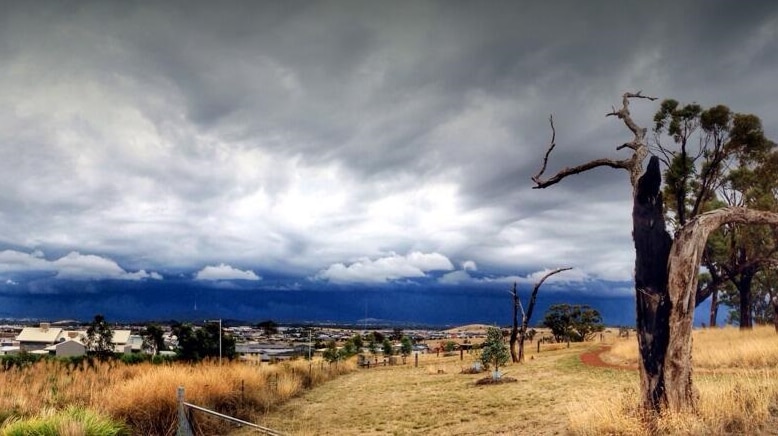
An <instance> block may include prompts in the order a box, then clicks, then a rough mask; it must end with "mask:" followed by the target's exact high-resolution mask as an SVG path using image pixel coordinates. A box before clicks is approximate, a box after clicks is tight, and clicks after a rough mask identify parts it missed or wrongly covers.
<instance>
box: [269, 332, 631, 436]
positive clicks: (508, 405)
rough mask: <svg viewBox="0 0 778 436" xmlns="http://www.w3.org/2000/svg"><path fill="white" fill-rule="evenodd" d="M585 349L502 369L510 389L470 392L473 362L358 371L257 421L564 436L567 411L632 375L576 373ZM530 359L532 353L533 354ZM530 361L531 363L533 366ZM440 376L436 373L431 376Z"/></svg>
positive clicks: (424, 360)
mask: <svg viewBox="0 0 778 436" xmlns="http://www.w3.org/2000/svg"><path fill="white" fill-rule="evenodd" d="M591 347H592V344H588V345H583V344H581V345H573V346H571V348H569V349H567V348H561V349H559V350H556V351H549V352H542V353H540V354H539V355H535V354H534V353H530V355H529V357H530V358H531V360H528V361H527V363H526V364H523V365H508V366H507V367H506V368H505V369H504V371H505V373H506V375H507V376H509V377H513V378H516V379H517V380H518V382H516V383H506V384H502V385H492V386H476V385H475V381H476V380H478V379H479V378H482V377H484V376H485V374H483V373H482V374H476V375H467V374H460V371H461V368H462V367H468V366H469V365H470V363H471V362H472V361H474V356H472V355H467V354H466V355H465V359H464V361H460V360H459V355H456V356H451V357H440V358H437V357H436V356H435V355H434V354H433V355H429V356H423V355H422V356H420V361H419V367H418V368H415V367H414V366H413V364H412V359H409V364H408V365H405V366H397V367H390V368H378V369H370V370H360V371H357V372H355V373H352V374H348V375H345V376H342V377H340V378H338V379H336V380H333V381H331V382H329V383H327V384H326V385H324V386H322V387H319V388H316V389H314V390H312V391H310V392H308V393H306V394H304V395H303V396H302V397H300V398H296V399H294V400H292V401H290V402H289V403H287V404H285V405H283V406H281V407H280V408H279V409H277V410H275V411H274V412H272V413H270V414H268V415H266V416H264V417H262V418H261V419H260V421H261V422H262V423H263V424H264V425H267V426H269V427H271V428H274V429H277V430H280V431H283V432H287V433H290V434H303V435H305V434H338V435H349V434H351V435H370V434H376V435H378V434H537V435H542V434H565V433H566V428H567V419H566V417H567V415H568V410H569V407H570V405H571V404H573V403H574V402H576V401H578V400H579V399H580V398H581V395H585V393H586V392H587V391H588V390H590V389H592V388H595V387H597V388H599V386H602V385H603V384H604V383H608V384H609V386H611V388H612V389H623V388H624V387H628V386H632V385H634V384H635V383H636V380H637V375H636V374H635V373H632V372H627V371H619V370H607V369H599V368H590V367H584V366H583V365H582V364H581V363H580V359H579V355H580V354H581V353H582V352H583V351H584V350H586V349H588V348H591ZM533 351H534V350H533ZM533 357H534V358H533ZM439 369H440V370H443V371H444V373H442V374H440V373H438V370H439Z"/></svg>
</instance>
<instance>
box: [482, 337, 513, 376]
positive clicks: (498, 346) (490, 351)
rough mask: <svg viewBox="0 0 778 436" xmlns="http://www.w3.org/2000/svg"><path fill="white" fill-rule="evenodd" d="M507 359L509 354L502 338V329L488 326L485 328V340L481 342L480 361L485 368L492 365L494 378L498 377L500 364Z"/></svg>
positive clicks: (504, 362)
mask: <svg viewBox="0 0 778 436" xmlns="http://www.w3.org/2000/svg"><path fill="white" fill-rule="evenodd" d="M508 359H510V354H509V353H508V347H507V346H506V345H505V341H504V340H503V335H502V330H500V329H498V328H497V327H489V328H488V329H487V330H486V340H485V341H484V343H483V344H481V363H482V364H483V365H484V367H486V368H490V367H491V366H492V365H494V371H495V372H494V373H495V378H498V377H499V375H498V374H499V372H498V371H499V369H500V365H504V364H506V363H507V362H508Z"/></svg>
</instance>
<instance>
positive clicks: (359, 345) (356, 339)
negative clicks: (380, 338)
mask: <svg viewBox="0 0 778 436" xmlns="http://www.w3.org/2000/svg"><path fill="white" fill-rule="evenodd" d="M351 342H353V343H354V346H355V347H357V352H360V351H362V347H364V346H365V343H364V341H363V340H362V335H360V334H359V333H357V334H355V335H354V336H352V337H351Z"/></svg>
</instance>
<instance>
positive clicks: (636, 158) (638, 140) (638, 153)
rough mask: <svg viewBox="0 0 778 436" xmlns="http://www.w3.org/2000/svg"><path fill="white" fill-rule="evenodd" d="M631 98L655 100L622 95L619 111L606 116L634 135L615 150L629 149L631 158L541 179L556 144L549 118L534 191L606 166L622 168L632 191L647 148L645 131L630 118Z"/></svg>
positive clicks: (594, 162) (600, 162) (637, 94)
mask: <svg viewBox="0 0 778 436" xmlns="http://www.w3.org/2000/svg"><path fill="white" fill-rule="evenodd" d="M631 98H641V99H648V100H651V101H654V100H656V98H655V97H648V96H644V95H643V94H642V91H638V92H635V93H631V92H627V93H624V95H623V96H622V107H621V109H619V110H616V109H615V108H612V109H613V110H612V112H610V113H608V114H607V116H611V115H612V116H617V117H618V118H619V119H621V120H623V121H624V124H626V126H627V128H629V129H630V130H631V131H632V133H633V134H634V135H635V138H634V139H633V140H632V141H630V142H627V143H624V144H622V145H620V146H619V147H617V148H616V150H623V149H625V148H629V149H631V150H632V151H633V152H634V153H633V155H632V157H631V158H629V159H623V160H615V159H606V158H604V159H596V160H592V161H590V162H587V163H584V164H582V165H578V166H575V167H567V168H564V169H563V170H561V171H559V172H558V173H557V174H556V175H554V176H553V177H551V178H548V179H543V173H544V172H545V171H546V167H547V165H548V157H549V155H550V154H551V151H552V150H553V149H554V147H556V142H555V141H556V131H555V129H554V122H553V118H549V121H550V122H551V143H550V144H549V146H548V149H547V150H546V154H545V156H544V157H543V166H542V167H541V168H540V171H538V173H537V174H535V175H534V176H532V181H533V182H535V186H533V188H534V189H541V188H546V187H549V186H551V185H554V184H556V183H559V182H560V181H561V180H562V179H564V178H565V177H567V176H571V175H573V174H580V173H582V172H584V171H588V170H591V169H593V168H597V167H603V166H607V167H611V168H623V169H625V170H627V171H629V173H630V182H631V184H632V187H633V189H634V188H635V187H636V186H637V181H638V179H639V178H640V174H641V171H642V163H643V160H644V159H645V158H646V156H648V146H647V145H646V142H645V136H646V132H647V130H646V129H644V128H641V127H639V126H638V125H637V124H635V122H634V121H633V120H632V117H631V116H630V113H629V100H630V99H631Z"/></svg>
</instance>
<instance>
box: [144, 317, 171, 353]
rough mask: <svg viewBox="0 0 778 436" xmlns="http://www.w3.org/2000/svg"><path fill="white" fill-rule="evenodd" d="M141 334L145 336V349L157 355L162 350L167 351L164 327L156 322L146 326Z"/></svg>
mask: <svg viewBox="0 0 778 436" xmlns="http://www.w3.org/2000/svg"><path fill="white" fill-rule="evenodd" d="M140 335H141V336H142V337H143V349H144V350H147V351H149V352H151V354H153V355H155V356H156V355H157V353H159V352H160V351H167V345H166V344H165V332H164V331H162V327H160V326H158V325H156V324H149V325H147V326H146V328H144V329H143V330H142V331H141V333H140Z"/></svg>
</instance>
